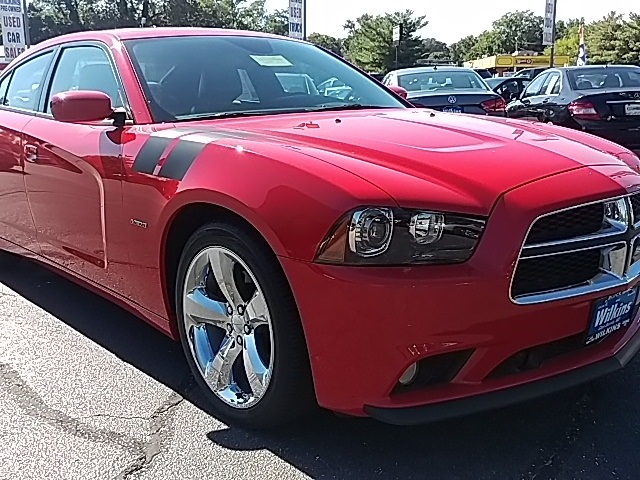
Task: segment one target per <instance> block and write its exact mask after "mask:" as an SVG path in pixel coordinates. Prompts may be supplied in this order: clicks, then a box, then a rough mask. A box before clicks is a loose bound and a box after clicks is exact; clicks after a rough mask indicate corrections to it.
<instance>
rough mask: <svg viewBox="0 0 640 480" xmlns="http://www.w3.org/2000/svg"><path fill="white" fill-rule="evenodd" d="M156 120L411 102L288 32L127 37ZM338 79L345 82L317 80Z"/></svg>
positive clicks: (377, 106)
mask: <svg viewBox="0 0 640 480" xmlns="http://www.w3.org/2000/svg"><path fill="white" fill-rule="evenodd" d="M125 45H126V48H127V50H128V51H129V53H130V55H131V58H132V60H133V63H134V66H135V69H136V71H137V74H138V76H139V78H140V80H141V83H142V86H143V89H144V90H145V94H146V96H147V100H148V102H149V105H150V109H151V112H152V114H153V116H154V120H155V121H157V122H163V121H179V120H189V119H195V118H205V117H216V116H225V115H229V116H233V115H264V114H270V113H285V112H304V111H316V110H322V109H339V108H340V107H343V106H344V108H356V107H361V108H369V107H371V108H394V107H395V108H404V107H405V104H403V103H402V101H401V100H400V99H398V98H397V97H396V96H395V95H394V94H393V93H391V92H389V91H387V90H386V89H385V88H383V87H382V86H381V85H380V84H378V83H377V82H375V81H373V80H372V79H370V78H369V77H367V76H366V75H364V74H362V73H360V72H359V71H358V70H357V69H355V68H353V67H351V66H350V65H348V64H347V63H345V62H342V61H341V60H339V59H338V58H335V57H333V56H332V55H330V54H328V53H326V52H324V51H323V50H321V49H319V48H317V47H315V46H313V45H310V44H306V43H300V42H295V41H292V40H287V39H278V38H260V37H249V36H186V37H163V38H146V39H140V40H130V41H126V42H125ZM327 80H333V81H334V82H335V81H336V80H337V83H336V84H337V85H341V87H340V88H339V89H336V88H324V89H323V90H322V92H320V91H319V90H318V88H317V87H318V85H321V84H323V83H324V82H326V81H327Z"/></svg>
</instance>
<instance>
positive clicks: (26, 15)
mask: <svg viewBox="0 0 640 480" xmlns="http://www.w3.org/2000/svg"><path fill="white" fill-rule="evenodd" d="M22 8H23V9H24V10H23V18H22V23H23V25H24V45H25V48H29V47H30V46H31V32H29V13H28V12H27V0H22Z"/></svg>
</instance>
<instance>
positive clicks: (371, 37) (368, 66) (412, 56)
mask: <svg viewBox="0 0 640 480" xmlns="http://www.w3.org/2000/svg"><path fill="white" fill-rule="evenodd" d="M427 23H428V22H427V21H426V20H425V17H424V16H415V15H414V13H413V11H411V10H406V11H404V12H396V13H393V14H386V15H377V16H373V15H370V14H364V15H362V16H361V17H359V18H357V19H356V20H355V21H352V20H349V21H348V22H347V23H346V24H345V26H344V28H345V29H346V30H347V32H348V36H347V39H346V41H345V42H346V53H347V58H349V60H350V61H352V62H353V63H355V64H356V65H358V66H360V67H361V68H363V69H364V70H366V71H369V72H386V71H389V70H392V69H394V68H395V65H396V61H395V58H396V57H395V56H396V48H395V47H394V45H393V28H394V26H396V25H399V24H402V26H403V35H402V39H401V41H400V44H399V46H398V49H397V54H398V62H397V64H398V67H399V68H402V67H408V66H412V65H415V64H416V62H417V60H418V59H419V58H420V57H421V55H422V39H421V38H420V37H419V36H417V35H416V32H417V31H418V30H420V29H421V28H423V27H425V26H426V25H427Z"/></svg>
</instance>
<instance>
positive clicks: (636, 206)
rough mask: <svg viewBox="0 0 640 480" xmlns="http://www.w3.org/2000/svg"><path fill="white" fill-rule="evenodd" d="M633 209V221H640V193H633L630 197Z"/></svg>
mask: <svg viewBox="0 0 640 480" xmlns="http://www.w3.org/2000/svg"><path fill="white" fill-rule="evenodd" d="M630 200H631V210H632V211H633V219H634V220H633V221H634V222H635V223H638V222H640V195H633V196H631V197H630Z"/></svg>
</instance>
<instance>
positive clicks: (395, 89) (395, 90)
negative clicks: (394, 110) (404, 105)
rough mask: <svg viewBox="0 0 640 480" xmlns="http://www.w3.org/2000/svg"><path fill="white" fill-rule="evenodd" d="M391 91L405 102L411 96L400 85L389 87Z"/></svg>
mask: <svg viewBox="0 0 640 480" xmlns="http://www.w3.org/2000/svg"><path fill="white" fill-rule="evenodd" d="M389 90H391V91H392V92H393V93H395V94H396V95H398V96H399V97H402V98H404V99H405V100H406V99H407V97H408V96H409V92H407V91H406V90H405V89H404V88H402V87H400V86H398V85H390V86H389Z"/></svg>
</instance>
